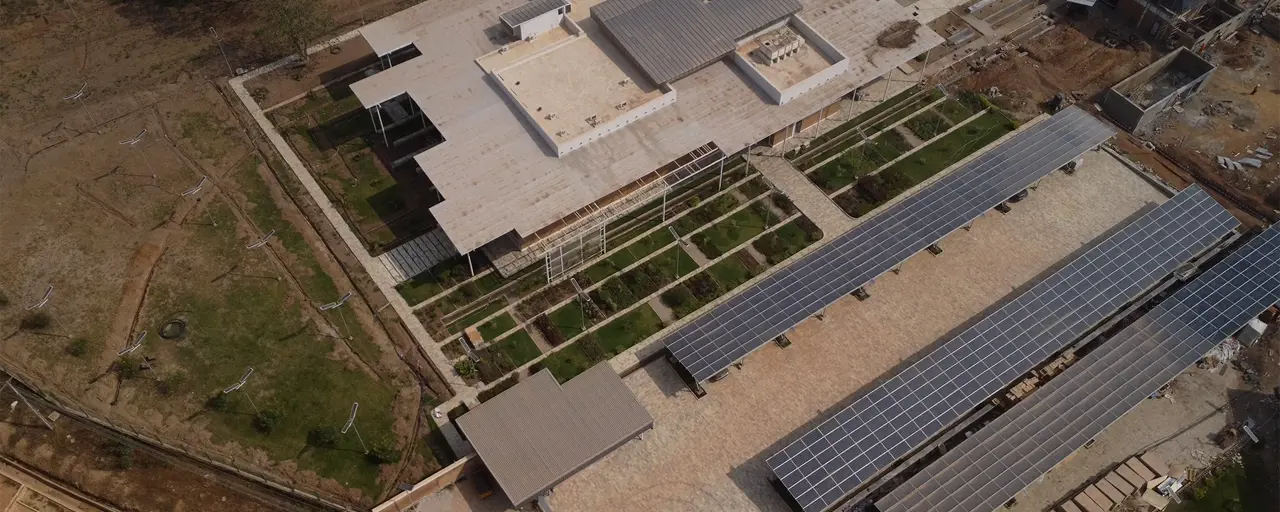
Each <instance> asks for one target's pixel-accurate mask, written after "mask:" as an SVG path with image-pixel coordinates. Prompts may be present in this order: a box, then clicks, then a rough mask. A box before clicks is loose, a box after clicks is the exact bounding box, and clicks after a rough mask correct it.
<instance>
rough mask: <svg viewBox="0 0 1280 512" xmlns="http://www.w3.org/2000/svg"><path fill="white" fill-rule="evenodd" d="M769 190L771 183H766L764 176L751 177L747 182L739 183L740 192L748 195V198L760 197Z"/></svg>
mask: <svg viewBox="0 0 1280 512" xmlns="http://www.w3.org/2000/svg"><path fill="white" fill-rule="evenodd" d="M768 191H769V185H767V184H765V182H764V178H763V177H760V176H756V177H754V178H751V179H750V180H747V182H746V183H743V184H741V185H738V192H740V193H741V194H742V195H744V196H747V199H754V198H756V197H758V196H759V195H760V194H763V193H765V192H768Z"/></svg>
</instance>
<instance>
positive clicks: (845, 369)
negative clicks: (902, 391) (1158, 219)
mask: <svg viewBox="0 0 1280 512" xmlns="http://www.w3.org/2000/svg"><path fill="white" fill-rule="evenodd" d="M1163 200H1165V196H1164V195H1163V194H1161V193H1160V192H1158V191H1157V190H1156V189H1154V188H1152V187H1151V186H1150V185H1148V184H1147V183H1146V182H1145V181H1144V180H1143V179H1142V178H1140V177H1138V176H1137V175H1135V174H1133V173H1132V172H1131V171H1129V170H1128V169H1126V168H1124V167H1123V166H1122V165H1121V164H1120V163H1119V162H1117V161H1116V160H1115V159H1114V158H1112V157H1110V156H1109V155H1107V154H1105V153H1100V152H1090V153H1088V154H1087V155H1086V156H1085V165H1084V166H1083V168H1082V169H1081V170H1080V172H1078V173H1076V175H1074V176H1065V175H1061V174H1055V175H1053V176H1050V177H1048V178H1046V179H1045V180H1043V181H1042V182H1041V184H1040V186H1039V188H1038V190H1036V191H1034V192H1033V193H1032V194H1031V196H1030V197H1029V198H1027V199H1026V200H1024V201H1023V202H1020V203H1018V204H1015V205H1014V209H1013V211H1012V213H1010V214H1007V215H1005V214H999V213H994V212H991V213H988V214H987V215H986V216H984V217H982V218H980V219H978V220H977V221H975V222H974V224H973V228H972V230H971V231H963V230H962V231H958V232H957V233H955V234H953V235H951V236H950V237H948V238H947V239H945V240H943V241H942V243H941V246H942V247H943V249H944V251H945V252H944V253H943V254H942V255H941V256H936V257H935V256H932V255H929V254H928V253H922V254H920V255H917V256H915V257H913V258H911V259H910V260H908V261H907V262H906V263H905V264H904V265H903V267H902V273H901V274H900V275H893V274H889V275H886V276H884V277H882V278H880V279H879V280H878V281H877V282H876V283H874V284H872V285H870V286H869V287H868V291H869V292H870V294H871V299H870V300H868V301H866V302H858V301H857V300H854V299H845V300H843V301H840V302H838V303H837V304H835V305H833V306H832V307H830V308H828V309H827V311H826V315H825V319H824V320H821V321H818V320H809V321H806V322H804V323H802V324H801V325H800V326H798V327H797V328H796V329H795V330H794V331H793V333H792V334H791V335H790V339H791V340H792V345H791V347H789V348H786V349H780V348H778V347H776V346H773V345H768V346H766V347H765V348H763V349H762V350H760V351H759V352H758V353H756V354H755V355H753V356H750V357H748V358H747V359H746V361H745V365H744V366H743V368H742V369H741V370H735V371H732V372H731V373H730V376H729V378H727V379H726V380H724V381H721V382H718V383H713V384H709V385H707V391H708V393H709V394H708V395H707V396H706V397H704V398H702V399H696V398H694V397H693V395H692V393H690V392H689V391H688V390H687V388H685V386H684V384H683V383H682V382H681V380H680V379H679V378H678V377H677V376H676V375H675V372H674V370H673V368H672V367H671V365H670V363H668V362H667V361H665V360H657V361H654V362H652V363H650V364H648V365H646V366H644V367H643V368H641V369H640V370H639V371H636V372H634V373H631V374H630V375H628V376H627V377H626V378H625V382H626V383H627V385H628V386H629V387H630V388H631V389H632V391H633V392H634V393H635V394H636V397H637V399H639V400H640V402H641V403H642V404H643V405H644V406H645V407H646V408H647V409H648V411H649V413H650V414H652V415H653V417H654V421H655V428H654V430H653V431H652V432H649V433H647V434H646V435H645V436H644V438H643V439H642V440H640V441H636V442H631V443H628V444H627V445H625V446H623V447H622V448H620V449H619V450H618V451H616V452H614V453H613V454H611V455H609V456H607V457H606V458H604V459H602V460H601V461H600V462H598V463H596V464H595V465H593V466H592V467H589V468H587V469H585V470H583V471H582V472H581V473H579V474H577V475H575V476H573V477H571V478H570V479H569V480H568V481H566V482H564V483H563V484H561V485H560V486H559V487H558V488H557V489H556V492H555V494H554V495H553V496H552V504H553V505H554V506H555V507H556V509H557V510H561V511H576V510H582V511H596V510H610V511H626V510H646V511H647V510H734V511H738V510H756V509H762V510H782V509H785V507H786V505H785V504H784V503H783V501H782V499H781V498H780V497H779V495H778V494H777V492H776V491H775V490H774V489H773V488H772V487H771V485H770V484H769V477H770V473H769V470H768V468H767V467H766V466H765V464H764V460H765V458H766V457H768V456H769V455H771V454H772V453H774V452H775V451H777V450H778V449H780V448H781V447H782V446H783V445H784V444H785V443H786V442H788V441H789V440H791V439H793V438H794V437H795V436H797V435H798V434H799V433H801V432H803V430H804V429H805V428H806V427H807V426H808V425H811V424H813V423H814V422H815V421H817V420H821V419H825V418H826V417H827V416H828V415H829V414H830V413H831V412H832V410H833V408H835V407H836V406H837V405H839V404H842V403H846V402H847V400H848V398H849V397H850V396H851V395H852V394H853V393H855V392H856V391H858V390H859V389H860V388H862V387H863V386H865V385H866V384H868V383H869V382H871V381H873V380H874V379H876V378H877V377H879V376H880V375H882V374H883V373H885V372H886V371H887V370H889V369H891V368H892V367H894V366H895V365H897V364H899V363H900V362H902V361H903V360H904V358H908V357H910V356H912V355H913V354H915V353H916V352H918V351H919V350H920V349H922V348H924V347H926V346H928V345H929V344H931V343H934V342H936V341H938V340H939V338H941V337H943V336H944V335H945V334H947V333H948V332H951V331H953V330H955V329H956V328H957V327H959V326H961V325H962V324H963V323H965V322H967V321H969V320H971V319H972V318H973V317H974V316H975V315H977V314H978V313H980V312H981V311H983V310H985V309H987V308H990V307H992V306H994V305H996V304H997V303H998V302H999V301H1001V300H1002V299H1004V298H1005V297H1007V296H1008V295H1009V294H1010V292H1012V291H1013V290H1014V289H1016V288H1018V287H1021V286H1023V285H1025V284H1027V283H1028V282H1030V281H1032V280H1034V279H1036V278H1037V277H1038V276H1041V275H1043V274H1045V273H1046V272H1047V271H1048V270H1051V269H1052V268H1053V267H1054V266H1055V265H1057V264H1058V263H1059V262H1060V261H1061V260H1063V259H1064V258H1066V257H1068V256H1069V255H1071V254H1072V253H1074V252H1076V251H1078V250H1080V249H1081V248H1082V246H1084V245H1085V244H1087V243H1089V242H1090V241H1093V240H1096V239H1098V238H1099V237H1100V236H1101V235H1103V234H1105V233H1107V232H1108V231H1109V230H1111V229H1112V228H1113V227H1115V226H1116V225H1118V224H1121V223H1123V222H1124V221H1125V220H1126V219H1128V218H1130V217H1132V216H1133V215H1135V214H1136V213H1137V212H1139V211H1140V210H1142V209H1143V208H1144V207H1147V206H1148V205H1151V204H1155V203H1158V202H1162V201H1163Z"/></svg>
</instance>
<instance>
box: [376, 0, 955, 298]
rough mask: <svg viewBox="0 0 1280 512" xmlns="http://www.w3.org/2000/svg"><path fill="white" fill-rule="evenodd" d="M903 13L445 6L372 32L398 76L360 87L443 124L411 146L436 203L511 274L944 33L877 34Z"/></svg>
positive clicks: (735, 2) (545, 2) (674, 4)
mask: <svg viewBox="0 0 1280 512" xmlns="http://www.w3.org/2000/svg"><path fill="white" fill-rule="evenodd" d="M903 21H908V22H910V21H912V17H911V15H910V14H908V12H907V11H906V10H905V9H904V8H902V7H901V6H900V5H899V4H897V3H896V2H893V1H890V0H605V1H603V2H599V3H595V2H594V1H593V0H579V1H572V2H571V1H570V0H533V1H525V0H484V1H480V2H475V1H473V0H428V1H426V2H423V3H421V4H418V5H417V6H414V7H412V8H410V9H407V10H405V11H402V12H400V13H397V14H395V15H393V16H391V17H388V18H385V19H382V20H379V21H377V22H375V23H372V24H370V25H367V26H365V27H363V28H362V29H360V32H361V35H362V36H363V37H364V38H365V40H366V41H367V42H368V43H369V45H370V46H371V47H372V48H373V50H374V52H375V53H376V54H377V55H378V57H379V58H380V59H382V62H383V67H384V68H385V69H384V70H383V71H381V72H379V73H377V74H374V75H372V76H370V77H368V78H365V79H363V80H361V81H359V82H356V83H355V84H353V85H352V87H351V88H352V90H353V91H354V92H355V94H356V96H358V98H359V99H360V102H361V103H362V104H363V105H364V106H365V107H366V108H368V109H369V110H370V115H371V116H372V117H373V119H374V123H375V125H376V126H378V127H379V129H382V127H386V129H387V130H390V129H392V128H393V127H396V126H401V125H406V124H410V123H413V124H415V125H417V123H421V124H420V126H422V127H423V128H425V129H430V130H433V131H434V132H438V133H435V135H436V136H435V139H434V140H435V143H433V144H432V145H430V146H429V147H426V148H419V149H417V150H411V151H410V155H409V156H411V157H412V161H413V162H414V163H416V164H417V166H418V167H420V168H421V169H422V171H423V172H424V173H425V174H426V176H427V178H428V179H429V180H430V181H431V183H432V184H433V185H434V186H435V188H436V189H437V191H438V192H439V193H440V195H441V197H442V198H443V200H442V201H441V202H440V203H439V204H436V205H435V206H433V207H432V208H431V213H432V214H433V215H434V217H435V219H436V221H437V222H438V223H439V225H440V227H441V229H442V230H443V231H444V233H445V234H446V235H447V236H448V238H449V240H450V241H451V242H452V244H453V245H454V246H455V247H456V248H457V249H458V250H459V251H460V252H462V253H469V252H471V251H474V250H478V249H479V250H483V251H484V252H485V253H486V254H488V256H489V257H490V259H491V260H493V261H494V262H495V263H496V264H498V266H499V269H500V270H502V271H504V272H509V271H512V270H514V269H517V268H519V267H521V266H524V265H527V264H528V263H532V262H534V261H537V260H540V259H541V258H542V257H543V253H544V252H546V251H547V250H548V249H551V248H553V247H555V246H557V245H558V244H560V243H561V242H562V241H563V240H565V239H567V238H570V237H574V236H578V235H580V234H581V232H583V231H584V230H585V231H591V230H595V229H598V228H599V226H600V225H601V223H602V222H603V220H604V219H607V218H609V217H612V216H614V215H617V214H620V213H623V212H625V211H627V210H629V209H632V208H634V207H637V206H639V205H641V204H643V203H645V202H647V201H648V200H650V199H652V198H653V197H655V196H657V195H660V194H661V193H662V191H663V190H665V187H668V186H670V185H671V184H672V183H674V182H675V181H677V180H678V179H681V178H683V177H685V176H687V175H688V174H691V173H692V172H693V171H698V170H700V169H704V168H709V167H713V166H715V165H716V164H717V163H719V162H721V161H722V159H723V158H724V156H726V155H732V154H734V153H737V152H740V151H742V150H744V149H745V148H747V147H749V146H751V145H755V144H766V145H776V144H779V143H781V142H782V141H784V140H785V139H786V138H788V137H791V136H793V134H795V133H796V132H798V131H802V130H805V129H808V128H810V127H811V126H813V125H814V124H816V123H817V122H818V121H819V120H821V119H822V118H824V117H826V116H829V115H831V114H834V113H835V112H836V110H837V109H838V108H839V104H840V101H841V100H842V99H843V98H847V97H850V96H851V95H852V94H854V91H855V90H857V89H858V88H859V87H862V86H865V85H867V84H869V83H871V82H873V81H875V80H876V79H877V78H879V77H881V76H884V75H885V74H886V73H888V72H890V71H891V70H893V69H895V68H897V67H899V66H901V65H903V64H904V63H905V62H906V61H908V60H910V59H912V58H914V57H916V56H917V55H920V54H921V53H923V52H925V51H926V50H927V49H929V48H931V47H933V46H936V45H937V44H939V43H941V42H942V38H941V37H940V36H938V35H937V34H935V33H934V32H933V31H931V30H930V29H929V28H927V27H924V26H917V28H915V35H914V38H913V39H912V42H911V43H910V44H907V45H906V46H905V47H902V48H887V47H883V46H879V45H878V44H877V36H878V35H879V34H880V33H881V32H883V31H884V30H885V29H886V28H887V27H889V26H891V25H893V24H894V23H898V22H903ZM895 46H902V45H900V44H899V45H895ZM419 116H424V117H423V118H422V119H421V120H419ZM441 140H442V141H441ZM389 143H390V141H389ZM405 160H408V157H406V158H405ZM673 173H674V174H673Z"/></svg>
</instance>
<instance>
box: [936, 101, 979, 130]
mask: <svg viewBox="0 0 1280 512" xmlns="http://www.w3.org/2000/svg"><path fill="white" fill-rule="evenodd" d="M933 108H934V110H937V111H938V112H939V113H941V114H942V115H943V116H944V117H946V118H947V119H949V120H951V123H952V124H955V123H959V122H960V121H964V120H965V119H968V118H969V117H970V116H972V115H973V114H974V111H973V110H969V107H966V106H965V105H964V104H963V103H960V101H958V100H956V99H955V98H949V99H947V101H944V102H942V103H939V104H938V106H936V107H933Z"/></svg>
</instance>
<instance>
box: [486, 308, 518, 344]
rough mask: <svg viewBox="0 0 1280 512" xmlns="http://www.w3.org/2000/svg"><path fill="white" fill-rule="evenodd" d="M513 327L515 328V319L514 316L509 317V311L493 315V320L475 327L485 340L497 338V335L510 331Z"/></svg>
mask: <svg viewBox="0 0 1280 512" xmlns="http://www.w3.org/2000/svg"><path fill="white" fill-rule="evenodd" d="M515 328H516V320H515V319H514V318H511V314H510V313H503V314H501V315H498V316H496V317H494V318H493V320H490V321H488V322H485V323H483V324H480V326H479V327H477V328H476V329H478V330H479V331H480V336H481V337H483V338H484V339H486V340H492V339H495V338H497V337H498V336H502V335H503V333H506V332H507V331H510V330H512V329H515ZM521 332H523V331H521ZM516 334H520V333H516Z"/></svg>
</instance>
